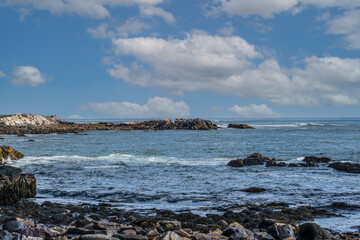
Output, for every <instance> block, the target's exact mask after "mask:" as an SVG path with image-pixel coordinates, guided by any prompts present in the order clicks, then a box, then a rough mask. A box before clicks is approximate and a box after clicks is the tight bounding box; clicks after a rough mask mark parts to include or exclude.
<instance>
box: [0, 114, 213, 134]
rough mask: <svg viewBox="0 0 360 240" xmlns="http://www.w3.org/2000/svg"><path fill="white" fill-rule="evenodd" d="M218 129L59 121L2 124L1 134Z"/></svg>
mask: <svg viewBox="0 0 360 240" xmlns="http://www.w3.org/2000/svg"><path fill="white" fill-rule="evenodd" d="M210 129H218V127H217V126H216V125H215V124H213V123H212V122H211V121H209V120H203V119H200V118H196V119H182V118H181V119H176V120H175V122H173V121H171V120H170V119H163V120H147V121H143V122H126V123H120V124H114V123H109V122H99V123H90V124H88V123H87V124H79V123H73V122H65V121H62V120H58V121H57V123H56V124H49V125H11V126H10V125H9V126H8V125H4V124H0V134H11V135H23V134H50V133H58V134H65V133H79V132H81V131H96V130H210Z"/></svg>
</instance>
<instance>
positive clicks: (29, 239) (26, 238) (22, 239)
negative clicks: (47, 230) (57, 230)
mask: <svg viewBox="0 0 360 240" xmlns="http://www.w3.org/2000/svg"><path fill="white" fill-rule="evenodd" d="M13 240H43V239H42V238H39V237H31V236H24V235H17V236H15V237H14V238H13Z"/></svg>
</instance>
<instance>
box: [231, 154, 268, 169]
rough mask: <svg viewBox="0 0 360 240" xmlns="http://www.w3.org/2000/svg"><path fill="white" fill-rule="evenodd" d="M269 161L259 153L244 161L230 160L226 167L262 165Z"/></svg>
mask: <svg viewBox="0 0 360 240" xmlns="http://www.w3.org/2000/svg"><path fill="white" fill-rule="evenodd" d="M267 161H270V159H269V158H268V157H264V156H262V155H261V154H260V153H253V154H252V155H250V156H248V157H246V158H244V159H235V160H231V161H230V162H229V163H228V164H227V166H230V167H244V166H253V165H264V163H265V162H267Z"/></svg>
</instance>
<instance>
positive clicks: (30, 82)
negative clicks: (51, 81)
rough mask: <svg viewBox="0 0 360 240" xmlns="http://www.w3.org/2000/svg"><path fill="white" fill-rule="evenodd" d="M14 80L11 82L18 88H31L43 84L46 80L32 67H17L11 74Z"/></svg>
mask: <svg viewBox="0 0 360 240" xmlns="http://www.w3.org/2000/svg"><path fill="white" fill-rule="evenodd" d="M13 75H14V78H13V79H12V80H11V82H12V83H13V84H15V85H19V86H31V87H36V86H37V85H40V84H44V83H45V82H46V81H47V80H48V79H47V78H46V77H45V76H44V75H43V74H42V73H41V72H40V71H39V69H37V68H36V67H33V66H18V67H16V68H15V70H14V72H13Z"/></svg>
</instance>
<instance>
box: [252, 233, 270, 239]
mask: <svg viewBox="0 0 360 240" xmlns="http://www.w3.org/2000/svg"><path fill="white" fill-rule="evenodd" d="M255 239H256V240H275V238H274V237H273V236H271V235H270V234H268V233H266V232H259V233H255Z"/></svg>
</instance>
